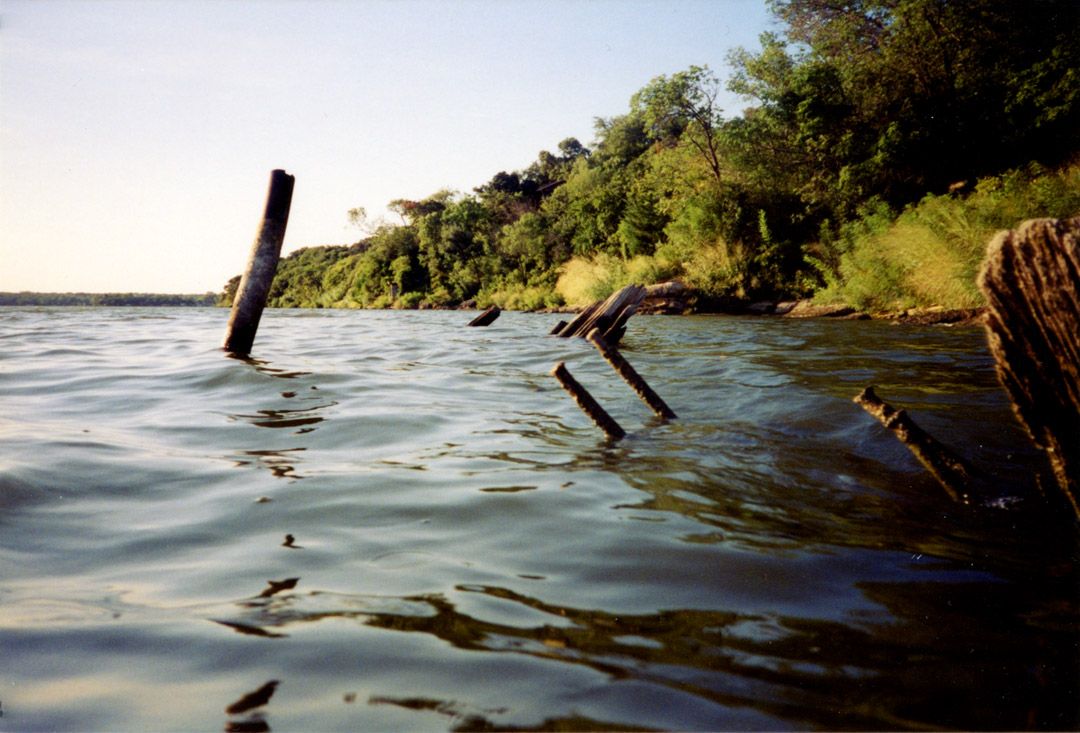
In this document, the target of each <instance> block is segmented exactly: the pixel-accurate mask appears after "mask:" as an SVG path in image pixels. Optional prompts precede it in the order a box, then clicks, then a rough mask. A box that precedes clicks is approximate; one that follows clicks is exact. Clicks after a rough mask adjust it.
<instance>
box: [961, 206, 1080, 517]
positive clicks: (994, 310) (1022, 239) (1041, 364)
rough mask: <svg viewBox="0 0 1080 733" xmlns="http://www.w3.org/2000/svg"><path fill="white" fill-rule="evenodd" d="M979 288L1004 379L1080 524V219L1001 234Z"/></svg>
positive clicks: (1028, 224)
mask: <svg viewBox="0 0 1080 733" xmlns="http://www.w3.org/2000/svg"><path fill="white" fill-rule="evenodd" d="M979 288H980V290H982V292H983V295H984V296H985V297H986V301H987V314H986V333H987V340H988V342H989V345H990V351H991V353H992V354H993V355H994V360H995V361H996V363H997V373H998V379H999V380H1000V381H1001V384H1002V386H1003V387H1004V388H1005V391H1006V392H1007V393H1008V395H1009V398H1010V399H1011V400H1012V404H1013V410H1014V411H1015V412H1016V415H1017V417H1018V418H1019V419H1020V422H1021V423H1022V424H1023V426H1024V428H1025V429H1026V430H1027V432H1028V435H1029V436H1030V437H1031V439H1032V441H1033V442H1034V443H1035V445H1036V446H1037V447H1038V448H1039V449H1040V450H1041V451H1042V452H1043V453H1044V454H1045V455H1046V457H1047V459H1048V460H1049V463H1050V467H1051V470H1052V471H1053V476H1054V481H1055V483H1056V484H1057V486H1058V488H1059V489H1060V490H1061V492H1062V493H1063V494H1064V496H1065V498H1066V499H1067V500H1068V502H1069V504H1070V506H1071V507H1072V510H1073V512H1074V513H1075V515H1076V517H1077V518H1078V519H1080V297H1078V293H1080V217H1074V218H1071V219H1060V220H1059V219H1032V220H1030V221H1026V222H1024V223H1023V224H1021V225H1020V226H1019V227H1017V228H1016V229H1014V230H1011V231H1005V232H1001V233H999V234H998V235H997V236H995V237H994V239H993V240H992V241H991V242H990V245H989V247H988V248H987V253H986V260H985V262H984V264H983V269H982V272H981V273H980V275H979Z"/></svg>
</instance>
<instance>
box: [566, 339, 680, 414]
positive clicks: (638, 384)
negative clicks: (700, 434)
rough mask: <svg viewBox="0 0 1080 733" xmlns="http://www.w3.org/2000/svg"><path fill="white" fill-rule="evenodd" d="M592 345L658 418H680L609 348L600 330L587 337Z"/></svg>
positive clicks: (617, 352)
mask: <svg viewBox="0 0 1080 733" xmlns="http://www.w3.org/2000/svg"><path fill="white" fill-rule="evenodd" d="M586 338H587V339H588V340H589V342H590V343H592V345H593V346H595V347H596V350H597V351H599V352H600V356H602V357H604V360H605V361H606V362H607V363H608V364H610V365H611V368H612V369H614V370H615V373H616V374H618V375H619V376H620V377H622V378H623V381H624V382H626V383H627V384H629V385H630V387H631V388H632V389H633V390H634V391H635V392H637V394H638V397H640V398H641V399H642V401H643V402H644V403H645V404H646V405H648V406H649V407H650V408H651V409H652V411H653V412H655V413H656V415H657V416H658V417H662V418H664V419H665V420H674V419H675V418H677V417H678V415H676V414H675V411H674V410H672V409H671V408H670V407H668V406H667V403H666V402H664V400H662V399H661V398H660V395H658V394H656V392H653V390H652V387H650V386H649V385H648V383H647V382H646V381H645V380H644V379H642V377H641V375H640V374H638V373H637V370H636V369H634V367H632V366H630V362H628V361H627V360H626V359H624V358H623V355H622V354H620V353H619V351H618V349H615V348H614V347H612V346H609V345H608V343H607V342H606V341H605V340H604V337H603V336H602V335H601V334H600V329H599V328H594V329H593V330H592V331H589V335H588V336H586Z"/></svg>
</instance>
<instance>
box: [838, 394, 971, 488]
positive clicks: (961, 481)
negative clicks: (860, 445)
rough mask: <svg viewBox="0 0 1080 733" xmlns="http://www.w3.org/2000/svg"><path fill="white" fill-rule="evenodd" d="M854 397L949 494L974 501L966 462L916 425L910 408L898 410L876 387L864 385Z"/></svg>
mask: <svg viewBox="0 0 1080 733" xmlns="http://www.w3.org/2000/svg"><path fill="white" fill-rule="evenodd" d="M854 401H855V403H856V404H858V405H859V406H860V407H862V408H863V409H864V410H866V411H867V412H869V413H870V414H871V415H873V416H874V417H876V418H877V419H878V422H880V423H881V424H882V425H884V426H885V427H886V428H888V429H889V430H891V431H892V433H893V435H895V436H896V437H897V439H898V440H899V441H900V442H901V443H903V444H904V445H906V446H907V447H908V450H910V451H911V452H912V454H914V456H915V457H916V458H918V459H919V463H921V464H922V465H923V467H924V468H925V469H926V470H927V471H929V472H930V474H931V475H932V476H933V477H934V478H936V479H937V482H938V483H939V484H941V488H943V489H945V493H946V494H948V495H949V498H951V499H952V500H953V501H958V502H961V503H963V504H969V503H970V502H971V496H970V494H969V487H970V485H971V472H970V471H969V470H968V467H967V465H966V464H965V463H964V462H963V461H962V460H960V458H959V457H957V456H956V455H954V454H953V453H952V451H950V450H949V449H948V448H946V447H945V446H943V445H942V444H941V443H939V442H937V441H936V440H934V438H933V436H931V435H930V434H929V433H927V432H926V431H925V430H923V429H922V428H920V427H919V426H918V425H916V424H915V422H914V421H913V420H912V419H911V418H910V417H908V414H907V412H905V411H904V410H897V409H896V408H894V407H893V406H892V405H890V404H889V403H888V402H885V401H883V400H882V399H881V398H880V397H878V396H877V394H876V393H875V392H874V388H873V387H867V388H866V389H864V390H863V391H862V392H860V393H859V394H858V395H856V396H855V398H854Z"/></svg>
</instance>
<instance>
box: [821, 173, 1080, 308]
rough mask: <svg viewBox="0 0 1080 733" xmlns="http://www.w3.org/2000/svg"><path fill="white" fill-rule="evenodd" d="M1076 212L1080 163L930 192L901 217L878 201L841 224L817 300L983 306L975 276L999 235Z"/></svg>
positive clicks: (897, 305) (882, 304) (905, 305)
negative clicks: (964, 191) (833, 264)
mask: <svg viewBox="0 0 1080 733" xmlns="http://www.w3.org/2000/svg"><path fill="white" fill-rule="evenodd" d="M1078 212H1080V164H1074V165H1070V166H1067V167H1065V168H1062V169H1059V170H1056V171H1048V170H1046V169H1044V168H1041V167H1039V166H1037V165H1031V166H1029V167H1027V168H1024V169H1020V170H1013V171H1009V172H1007V173H1005V174H1002V175H1000V176H992V177H989V178H984V179H981V180H979V181H978V182H977V184H976V185H975V186H974V189H973V191H972V192H971V193H970V194H968V195H966V196H965V195H938V196H935V195H928V196H926V197H925V198H923V199H922V200H921V201H920V202H919V203H918V204H915V205H913V206H909V207H908V208H906V209H905V210H904V211H903V212H901V213H900V214H899V215H898V216H894V215H893V212H891V211H890V210H889V208H888V207H887V206H885V205H884V204H882V203H880V202H875V203H872V204H870V205H868V206H867V207H865V208H864V210H863V211H862V212H861V213H862V216H861V218H859V219H858V220H856V221H854V222H851V223H849V224H847V225H845V226H843V227H841V230H840V236H839V238H838V240H837V241H836V242H835V243H834V245H833V246H834V247H837V248H838V250H839V252H840V256H839V265H838V267H837V271H836V272H833V273H827V277H826V281H827V282H828V285H827V286H826V287H824V288H822V289H821V290H819V291H818V293H817V294H816V298H817V299H818V300H821V301H825V302H844V303H848V304H850V305H853V306H856V307H858V308H861V309H864V310H875V311H890V310H898V309H903V308H910V307H917V306H923V307H925V306H944V307H947V308H971V307H976V306H980V305H982V304H983V300H982V296H981V294H980V293H979V291H978V288H977V287H976V285H975V278H976V275H977V273H978V270H979V267H980V266H981V264H982V260H983V257H984V255H985V252H986V245H987V243H988V242H989V241H990V239H991V238H992V237H993V235H994V234H995V233H996V232H998V231H1000V230H1002V229H1011V228H1014V227H1016V226H1017V225H1018V224H1019V223H1020V222H1021V221H1024V220H1025V219H1033V218H1038V217H1054V218H1061V217H1066V216H1071V215H1075V214H1077V213H1078Z"/></svg>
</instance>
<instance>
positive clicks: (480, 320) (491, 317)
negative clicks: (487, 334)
mask: <svg viewBox="0 0 1080 733" xmlns="http://www.w3.org/2000/svg"><path fill="white" fill-rule="evenodd" d="M500 313H502V311H501V310H499V306H497V305H493V306H491V307H490V308H488V309H487V310H486V311H484V312H483V313H481V314H480V315H478V316H477V317H476V318H474V319H472V320H471V321H469V325H470V326H490V325H491V324H492V323H494V322H495V319H496V318H498V317H499V314H500Z"/></svg>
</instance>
